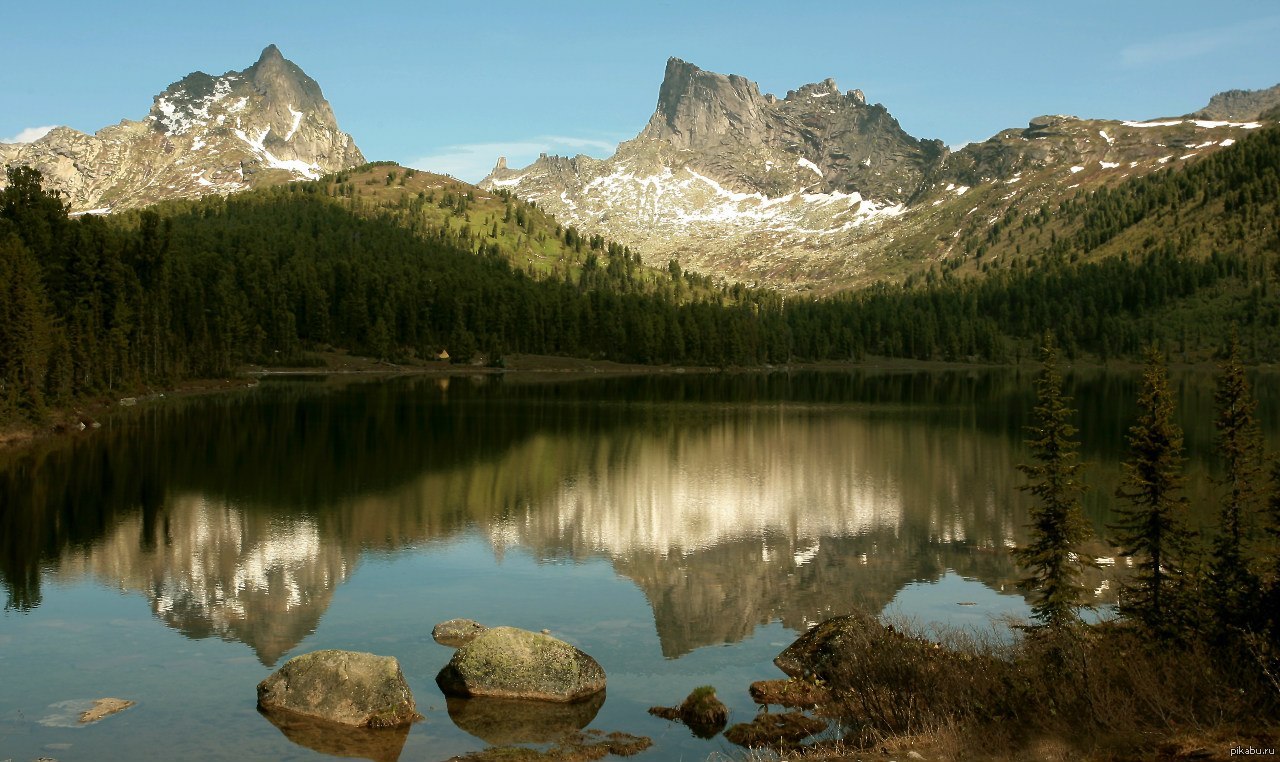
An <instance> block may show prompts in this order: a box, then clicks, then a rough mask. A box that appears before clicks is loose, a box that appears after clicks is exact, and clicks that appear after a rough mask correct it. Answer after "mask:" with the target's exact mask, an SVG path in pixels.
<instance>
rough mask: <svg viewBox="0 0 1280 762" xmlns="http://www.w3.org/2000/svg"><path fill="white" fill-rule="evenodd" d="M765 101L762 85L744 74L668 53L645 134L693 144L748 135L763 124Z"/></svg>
mask: <svg viewBox="0 0 1280 762" xmlns="http://www.w3.org/2000/svg"><path fill="white" fill-rule="evenodd" d="M766 105H767V104H766V103H765V101H764V98H762V97H761V95H760V88H758V87H757V86H756V84H755V83H754V82H751V81H749V80H747V79H746V78H745V77H740V76H737V75H728V76H726V75H724V74H716V73H714V72H709V71H703V70H702V69H699V68H698V67H697V66H694V65H693V64H691V63H688V62H686V61H682V60H680V59H679V58H670V59H668V60H667V69H666V73H665V74H664V76H663V78H662V85H661V87H659V88H658V105H657V107H656V108H655V109H654V112H653V116H652V117H651V118H650V119H649V124H648V125H647V126H646V127H645V128H644V131H643V132H642V133H641V135H642V136H643V137H648V138H654V139H657V140H663V141H666V142H669V143H670V144H672V145H673V146H675V147H677V148H688V149H693V150H696V149H698V148H701V147H707V146H713V145H718V144H720V143H722V142H724V141H725V140H726V139H731V138H734V137H736V138H739V139H746V140H750V139H752V138H753V137H755V136H756V135H757V134H758V133H759V130H761V129H762V128H763V125H762V111H763V109H764V108H765V107H766Z"/></svg>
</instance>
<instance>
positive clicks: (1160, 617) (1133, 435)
mask: <svg viewBox="0 0 1280 762" xmlns="http://www.w3.org/2000/svg"><path fill="white" fill-rule="evenodd" d="M1138 408H1139V410H1140V412H1139V415H1138V420H1137V422H1136V423H1134V425H1133V426H1132V427H1130V429H1129V453H1130V457H1129V460H1128V461H1126V462H1125V464H1124V481H1123V483H1122V484H1121V485H1120V487H1119V488H1118V489H1117V490H1116V497H1118V498H1120V499H1121V500H1123V501H1125V502H1126V503H1127V505H1126V506H1124V507H1122V508H1120V509H1119V514H1120V518H1119V520H1118V521H1117V523H1116V524H1115V525H1114V526H1113V527H1112V529H1114V530H1115V532H1116V542H1117V543H1118V544H1119V546H1120V547H1121V548H1122V555H1124V556H1126V557H1130V558H1136V559H1137V574H1136V576H1135V578H1134V579H1133V580H1132V581H1131V582H1127V583H1125V584H1124V585H1123V586H1122V587H1121V589H1120V604H1121V611H1122V612H1123V614H1124V615H1125V616H1127V617H1129V618H1131V619H1135V620H1137V621H1139V622H1141V623H1142V624H1143V625H1144V626H1145V627H1146V628H1147V629H1149V630H1150V631H1152V632H1154V633H1157V634H1159V635H1161V636H1163V637H1171V636H1175V635H1177V634H1178V633H1179V632H1181V631H1183V630H1184V628H1185V627H1186V626H1188V624H1189V621H1188V619H1189V616H1190V615H1189V613H1188V603H1189V601H1188V599H1187V593H1188V590H1187V586H1188V579H1187V574H1186V561H1187V560H1188V558H1187V556H1188V555H1189V553H1190V552H1191V540H1192V535H1191V532H1190V530H1189V529H1188V527H1187V517H1186V514H1187V498H1186V496H1185V495H1182V494H1181V492H1182V488H1183V486H1184V484H1185V482H1186V477H1185V476H1184V475H1183V473H1182V463H1183V457H1182V429H1181V428H1180V427H1179V426H1178V425H1177V424H1176V423H1174V421H1173V409H1174V402H1173V394H1172V393H1171V392H1170V390H1169V372H1168V370H1167V368H1166V367H1165V364H1164V357H1163V355H1162V354H1161V353H1160V351H1159V350H1158V349H1157V348H1156V347H1155V346H1152V347H1149V348H1148V349H1147V367H1146V371H1145V373H1144V374H1143V377H1142V391H1141V393H1140V394H1139V396H1138Z"/></svg>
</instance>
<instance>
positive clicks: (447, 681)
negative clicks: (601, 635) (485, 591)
mask: <svg viewBox="0 0 1280 762" xmlns="http://www.w3.org/2000/svg"><path fill="white" fill-rule="evenodd" d="M436 684H437V685H439V686H440V689H441V690H442V691H444V692H445V695H448V696H461V697H470V696H493V697H497V698H518V699H530V700H537V701H577V700H579V699H584V698H586V697H588V696H591V695H592V694H595V693H598V692H600V691H602V690H604V687H605V675H604V669H602V668H601V667H600V664H599V663H598V662H596V660H595V659H593V658H591V657H590V656H588V655H587V654H585V653H583V652H582V651H580V650H578V649H577V648H574V647H573V646H571V645H569V644H568V643H565V642H564V641H563V640H558V639H556V638H553V637H551V636H549V635H543V634H540V633H536V632H529V631H528V630H521V629H517V628H515V627H494V628H492V629H490V630H487V631H485V632H483V633H481V634H480V635H479V636H477V637H476V638H475V639H474V640H472V641H471V642H470V643H468V644H467V645H465V646H462V647H461V648H459V649H458V651H457V653H455V654H454V655H453V659H451V660H450V661H449V663H448V664H447V665H445V668H444V669H442V670H440V674H439V675H436Z"/></svg>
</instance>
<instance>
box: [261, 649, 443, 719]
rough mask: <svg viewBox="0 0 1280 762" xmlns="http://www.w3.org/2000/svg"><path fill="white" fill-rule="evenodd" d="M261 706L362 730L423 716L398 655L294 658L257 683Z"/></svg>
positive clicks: (326, 654) (333, 653)
mask: <svg viewBox="0 0 1280 762" xmlns="http://www.w3.org/2000/svg"><path fill="white" fill-rule="evenodd" d="M258 708H259V709H262V710H263V711H266V712H273V711H289V712H295V713H297V714H302V715H306V716H308V717H315V718H318V719H322V720H326V721H329V722H335V723H338V724H341V725H350V726H353V727H362V728H389V727H395V726H397V725H408V724H409V723H412V722H414V721H415V720H419V719H421V718H422V716H421V715H419V714H418V710H417V707H416V706H415V705H414V702H413V694H412V693H411V692H410V691H409V685H408V683H406V682H405V679H404V674H403V673H402V672H401V671H400V663H399V662H398V661H396V659H395V657H392V656H376V655H374V654H369V653H359V652H356V651H313V652H311V653H309V654H303V655H301V656H295V657H294V658H292V659H290V660H289V661H287V662H285V664H284V666H282V667H280V669H278V670H276V671H275V672H274V673H272V674H271V676H270V677H268V678H267V679H266V680H263V681H262V682H261V683H258Z"/></svg>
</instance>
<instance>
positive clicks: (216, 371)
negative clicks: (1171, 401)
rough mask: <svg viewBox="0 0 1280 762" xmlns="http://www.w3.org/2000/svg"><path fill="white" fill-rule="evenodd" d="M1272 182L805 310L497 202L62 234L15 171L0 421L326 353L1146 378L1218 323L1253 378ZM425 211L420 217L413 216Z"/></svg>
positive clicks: (345, 182)
mask: <svg viewBox="0 0 1280 762" xmlns="http://www.w3.org/2000/svg"><path fill="white" fill-rule="evenodd" d="M371 166H374V167H375V169H376V170H378V171H380V170H381V169H382V168H381V167H378V166H377V165H371ZM1277 167H1280V128H1268V129H1262V130H1259V131H1258V134H1256V135H1253V136H1251V137H1250V138H1249V139H1247V140H1242V141H1240V142H1239V143H1237V144H1236V145H1234V146H1232V147H1230V148H1227V149H1223V150H1222V151H1220V152H1218V153H1217V154H1215V155H1213V156H1211V157H1208V158H1206V159H1205V160H1203V161H1200V162H1198V163H1196V164H1194V165H1192V166H1190V167H1188V168H1185V169H1179V170H1177V171H1162V172H1160V173H1157V174H1156V175H1153V176H1149V177H1145V178H1135V179H1134V180H1132V181H1129V182H1127V183H1125V184H1123V185H1121V186H1119V187H1117V188H1110V189H1101V190H1098V191H1095V192H1094V193H1092V194H1090V195H1088V196H1083V197H1078V198H1073V199H1070V200H1067V201H1064V202H1063V203H1062V204H1061V205H1060V206H1059V207H1058V210H1057V212H1056V214H1055V213H1050V212H1049V211H1048V210H1044V211H1043V213H1042V214H1041V215H1039V217H1038V219H1039V220H1040V222H1038V223H1037V222H1036V221H1035V220H1032V221H1031V222H1028V223H1026V224H1024V226H1023V227H1024V228H1028V229H1030V228H1034V225H1035V224H1044V223H1045V221H1048V220H1053V219H1059V220H1062V221H1065V222H1069V223H1070V224H1071V225H1074V227H1073V228H1072V230H1074V232H1070V231H1068V230H1067V228H1063V234H1062V235H1058V234H1057V232H1056V230H1055V232H1054V236H1053V238H1054V240H1053V242H1052V243H1048V242H1046V245H1045V246H1044V247H1043V249H1042V250H1040V251H1039V253H1038V254H1036V255H1034V256H1031V257H1028V258H1026V259H1025V260H1024V261H1021V262H1019V263H1017V264H1016V265H1015V266H1012V267H1008V268H1004V269H991V270H989V271H987V272H978V273H974V274H971V275H964V276H962V275H961V274H959V273H953V272H949V271H947V270H945V269H944V270H943V272H942V273H941V274H938V273H937V272H934V273H933V274H931V275H930V277H926V278H911V279H908V281H907V282H905V283H902V284H892V283H880V284H876V285H873V286H871V287H868V288H865V289H861V290H858V291H852V292H847V293H844V294H839V295H836V296H833V297H827V298H821V299H817V298H813V297H807V296H803V295H795V294H782V293H778V292H773V291H768V290H763V289H752V288H747V287H744V286H742V285H740V284H723V283H722V284H716V283H715V282H714V281H713V279H712V278H710V277H708V276H705V275H698V274H695V273H687V272H682V271H681V269H680V267H679V265H678V264H677V263H675V262H674V261H673V262H672V263H671V265H670V267H669V268H667V269H665V270H656V269H653V268H644V267H642V266H641V265H640V264H639V257H638V255H634V254H632V252H630V251H629V250H627V249H625V248H623V247H621V246H618V245H616V244H611V243H609V242H607V241H604V240H603V239H600V238H599V237H594V236H592V237H587V236H583V235H581V234H579V233H578V232H577V231H575V230H574V229H573V228H571V227H561V226H559V225H555V227H554V232H550V225H552V224H554V223H553V221H550V220H548V219H545V215H543V214H542V213H541V210H537V209H536V208H535V207H533V205H531V204H526V203H524V202H518V201H515V200H513V199H511V198H509V197H506V198H504V199H502V202H503V203H504V204H505V208H506V215H505V216H504V218H503V219H502V220H501V221H499V220H498V219H497V217H496V214H495V215H494V216H493V217H492V218H486V219H492V222H491V223H490V224H489V225H488V226H486V225H482V224H476V225H475V226H474V227H473V226H472V225H471V224H464V223H462V220H464V219H465V220H471V215H470V209H469V203H470V201H469V196H467V195H463V194H457V195H453V194H445V195H442V196H441V197H440V198H439V199H437V198H436V197H435V196H434V194H432V195H430V196H428V195H427V194H425V193H423V192H419V193H418V194H417V195H416V196H410V195H404V196H402V197H401V198H400V199H399V200H398V201H397V202H396V203H395V204H383V205H377V204H370V203H369V202H368V200H367V199H364V198H361V197H359V196H358V195H357V194H356V193H354V192H353V191H354V185H353V182H352V180H351V179H350V177H349V175H340V176H336V177H335V176H331V177H329V178H325V179H323V180H321V181H317V182H307V183H293V184H289V185H284V186H278V187H275V188H269V189H264V190H257V191H252V192H248V193H244V194H239V195H234V196H229V197H208V198H204V199H201V200H199V201H182V202H169V203H166V204H161V205H158V206H156V207H152V208H149V209H145V210H142V211H137V212H127V213H120V214H114V215H110V216H105V217H104V216H97V215H81V216H72V215H69V214H68V210H67V207H66V205H65V204H64V203H63V201H62V200H61V199H60V197H59V196H58V195H57V194H56V193H54V192H51V191H49V190H46V189H45V188H44V187H43V185H42V178H41V177H40V176H39V174H38V173H37V172H36V171H34V170H31V169H28V168H23V167H13V168H9V169H8V170H7V172H8V180H9V182H8V185H7V187H5V188H4V189H3V190H2V191H0V422H2V423H13V422H24V421H25V422H32V421H39V420H41V419H42V418H43V417H44V416H46V415H47V411H48V410H50V409H56V408H59V407H64V406H66V405H68V404H71V403H72V402H74V401H75V400H79V399H84V398H87V397H91V396H94V395H103V394H108V393H115V392H122V391H130V390H141V389H145V388H152V387H157V386H160V387H163V386H165V385H169V384H173V383H175V382H177V381H180V380H182V379H188V378H197V377H198V378H214V377H225V376H228V375H232V374H234V373H236V372H237V371H238V370H239V369H241V368H242V367H243V366H244V365H246V364H249V363H254V364H264V365H276V366H282V365H305V364H307V363H308V356H309V353H311V352H316V351H322V350H332V349H341V350H346V351H350V352H351V353H354V354H361V355H367V356H370V357H374V358H379V359H385V360H387V361H389V362H396V363H405V362H414V361H417V360H422V359H425V358H434V357H436V356H437V355H438V354H439V353H440V351H441V350H446V351H447V352H448V354H449V355H450V357H451V358H452V359H453V360H454V361H455V362H469V361H472V360H473V359H478V358H481V357H483V358H484V361H485V362H489V363H493V364H501V362H502V357H503V356H504V355H506V354H508V353H535V354H548V355H561V356H573V357H590V358H599V359H609V360H617V361H623V362H632V363H650V364H690V365H703V366H715V367H729V366H743V367H750V366H761V365H766V364H786V363H794V362H808V361H818V360H841V361H858V360H861V359H863V358H865V357H867V356H884V357H904V358H914V359H922V360H947V361H957V362H996V363H1003V362H1018V361H1021V360H1023V359H1027V358H1029V357H1030V355H1031V350H1032V348H1034V347H1035V346H1036V342H1037V337H1039V336H1041V335H1043V333H1044V332H1045V331H1046V330H1052V331H1053V332H1054V333H1055V334H1056V335H1057V336H1058V337H1059V341H1060V343H1061V346H1062V349H1063V352H1064V354H1065V355H1066V356H1067V357H1068V358H1070V359H1074V358H1077V357H1081V356H1087V357H1092V358H1095V359H1098V360H1101V361H1106V360H1108V359H1110V358H1115V357H1125V358H1136V357H1138V356H1139V355H1140V353H1141V351H1142V348H1143V347H1144V346H1146V345H1147V344H1149V343H1151V342H1152V341H1160V342H1161V344H1162V346H1165V347H1167V348H1168V350H1167V351H1168V352H1169V354H1170V356H1171V358H1173V359H1189V360H1197V359H1204V358H1206V357H1208V356H1209V355H1210V353H1211V352H1212V349H1213V347H1214V346H1215V345H1216V344H1217V343H1218V342H1220V340H1221V337H1222V336H1224V335H1225V334H1226V331H1227V327H1228V326H1229V325H1235V326H1237V327H1238V331H1239V335H1240V337H1241V343H1242V353H1243V356H1244V357H1245V358H1246V360H1249V361H1254V362H1256V361H1273V360H1275V359H1276V358H1277V357H1278V356H1280V331H1277V328H1280V294H1278V293H1277V288H1276V284H1275V281H1276V279H1277V278H1280V243H1277V242H1280V232H1277V231H1276V230H1275V226H1274V215H1273V216H1272V217H1271V221H1270V222H1268V221H1267V220H1266V219H1265V217H1266V215H1265V214H1263V215H1261V216H1260V215H1259V212H1258V210H1259V209H1262V210H1267V209H1271V210H1274V209H1275V208H1276V206H1277V195H1278V194H1280V183H1278V182H1277ZM366 169H368V168H366ZM410 171H411V170H410ZM410 171H406V174H407V173H408V172H410ZM395 178H396V173H395V171H394V170H393V171H392V172H390V173H388V174H387V177H386V180H385V185H386V186H391V185H392V181H393V179H395ZM403 182H404V180H403V175H402V176H401V179H400V183H401V184H403ZM380 185H381V183H380ZM427 208H430V209H431V210H432V211H433V212H436V213H438V214H443V215H445V216H444V217H443V221H439V220H440V218H439V217H436V218H431V219H436V220H437V222H431V221H430V220H429V219H428V218H426V217H424V216H423V215H422V214H417V215H416V216H415V215H414V214H413V212H414V210H415V209H416V210H425V209H427ZM1206 208H1213V209H1214V210H1216V211H1214V214H1213V217H1212V226H1211V227H1212V231H1211V232H1212V234H1213V237H1212V240H1214V241H1215V242H1217V244H1218V245H1216V246H1215V247H1214V248H1213V250H1211V251H1207V252H1206V251H1203V250H1201V247H1200V246H1199V245H1193V243H1196V242H1201V241H1203V240H1204V239H1205V234H1204V230H1203V228H1204V225H1201V226H1200V232H1199V233H1198V234H1197V235H1195V236H1192V235H1190V234H1189V233H1187V232H1185V231H1183V232H1182V233H1179V234H1177V235H1172V236H1170V237H1169V238H1167V239H1165V240H1162V241H1156V240H1154V239H1153V238H1152V237H1151V236H1147V239H1148V240H1144V241H1143V242H1142V243H1140V244H1139V245H1136V246H1135V247H1134V250H1133V251H1122V252H1121V253H1119V254H1118V255H1116V256H1108V257H1105V258H1100V259H1091V258H1088V257H1081V256H1079V254H1080V252H1082V251H1084V252H1087V251H1089V250H1091V249H1090V247H1097V246H1100V245H1103V244H1105V243H1108V242H1112V243H1113V242H1114V241H1115V240H1117V239H1119V238H1121V237H1123V236H1124V235H1125V232H1126V231H1130V232H1131V231H1132V230H1138V229H1141V226H1142V225H1143V224H1144V221H1149V220H1152V219H1160V218H1161V215H1167V214H1190V213H1191V210H1192V209H1206ZM535 219H537V220H541V224H543V225H545V226H547V229H546V230H538V231H535V229H534V221H535ZM500 222H501V226H500V224H499V223H500ZM486 227H487V228H488V229H486ZM500 227H501V231H500ZM506 231H512V233H514V234H516V235H517V236H518V237H517V238H516V239H515V240H517V241H518V242H519V243H520V245H522V246H525V247H526V248H528V247H531V246H532V245H533V244H534V243H536V242H538V241H542V242H545V241H546V240H547V239H548V238H554V240H555V242H557V243H558V244H562V245H563V247H565V248H567V249H568V250H570V251H575V252H579V253H580V255H581V256H580V257H579V259H578V260H576V261H575V262H573V263H570V264H566V265H564V266H552V267H547V268H542V269H539V268H536V267H534V266H533V265H532V264H529V263H528V262H522V261H520V260H517V259H515V258H514V257H513V256H511V255H510V253H509V251H508V250H507V249H506V248H504V247H503V246H500V245H499V244H500V243H504V242H505V240H506V239H505V237H504V236H505V235H506V234H507V233H506ZM996 232H997V233H998V232H999V231H996ZM1131 237H1132V236H1131ZM1233 241H1236V242H1237V243H1235V244H1233V243H1232V242H1233ZM1241 242H1248V243H1249V245H1245V244H1244V243H1241ZM570 265H571V266H570Z"/></svg>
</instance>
